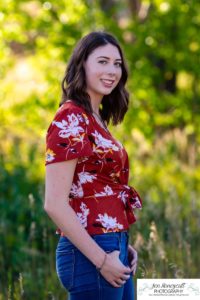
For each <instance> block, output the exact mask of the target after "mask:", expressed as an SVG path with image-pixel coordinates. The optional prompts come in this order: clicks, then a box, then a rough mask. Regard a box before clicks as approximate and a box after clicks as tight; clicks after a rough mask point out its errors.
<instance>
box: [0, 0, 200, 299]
mask: <svg viewBox="0 0 200 300" xmlns="http://www.w3.org/2000/svg"><path fill="white" fill-rule="evenodd" d="M134 2H135V1H128V0H127V1H113V0H109V1H103V0H98V1H90V0H79V1H78V0H73V1H68V0H60V1H59V2H58V1H55V0H52V1H51V2H47V1H46V2H45V1H39V0H35V1H34V0H33V1H22V0H20V1H14V0H5V1H2V2H1V3H0V28H1V29H0V36H1V39H0V61H1V64H0V81H1V90H0V115H1V118H0V139H1V146H0V162H1V164H0V182H1V188H0V214H1V222H0V300H2V299H15V300H18V299H36V298H37V299H41V300H44V299H62V298H64V297H65V291H64V290H63V289H62V288H61V286H60V284H59V282H58V279H57V277H56V272H55V248H56V243H57V236H55V226H54V225H53V224H52V222H51V221H50V220H49V219H48V217H47V215H46V214H45V212H44V210H43V198H44V174H45V168H44V151H45V134H46V130H47V127H48V125H49V123H50V121H51V120H52V118H53V115H54V113H55V110H56V109H57V107H58V103H59V101H60V96H61V89H60V82H61V79H62V77H63V74H64V71H65V67H66V63H67V60H68V58H69V56H70V54H71V51H72V49H73V47H74V45H75V44H76V42H77V41H78V40H79V38H80V37H82V36H83V35H85V34H86V33H88V32H89V31H92V30H101V29H105V30H107V31H109V32H111V33H113V34H114V35H115V36H116V37H117V38H118V40H119V41H120V43H121V44H122V47H123V50H124V52H125V56H126V58H127V62H128V67H129V73H130V77H129V82H128V88H129V91H130V107H129V111H128V113H127V114H126V117H125V119H124V122H123V124H121V125H119V126H117V130H116V129H114V128H113V127H112V126H111V131H113V133H114V135H115V136H116V138H118V139H119V140H121V141H122V142H123V144H124V145H125V147H126V149H127V151H128V154H129V157H130V167H131V170H130V184H132V185H133V186H135V187H136V189H137V190H139V191H140V193H141V195H142V198H143V203H144V208H143V210H142V211H141V212H140V214H139V215H138V218H139V220H138V222H137V223H136V224H135V225H134V226H133V227H132V229H131V241H132V243H133V244H134V245H135V247H136V248H137V249H138V251H139V257H140V260H139V267H138V272H137V276H138V277H146V278H151V277H157V278H164V277H165V278H167V277H168V278H170V277H173V278H181V277H183V278H195V277H198V276H199V270H198V266H199V264H200V259H199V255H198V248H199V244H200V237H199V236H200V235H199V230H198V228H199V221H200V213H199V211H200V210H199V208H200V201H199V196H200V184H199V182H200V165H199V160H200V148H199V142H200V129H199V128H200V127H199V124H200V115H199V109H200V101H199V100H200V84H199V83H200V70H199V66H200V61H199V60H200V55H199V54H200V37H199V27H200V17H199V16H200V3H199V2H198V1H195V0H178V1H172V0H166V1H162V0H154V1H147V0H145V1H140V2H141V6H140V8H139V9H137V8H136V7H135V6H134V5H131V3H132V4H133V3H134Z"/></svg>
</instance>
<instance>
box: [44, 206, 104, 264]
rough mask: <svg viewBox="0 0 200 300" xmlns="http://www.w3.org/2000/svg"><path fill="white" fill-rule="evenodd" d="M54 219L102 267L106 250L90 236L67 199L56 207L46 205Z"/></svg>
mask: <svg viewBox="0 0 200 300" xmlns="http://www.w3.org/2000/svg"><path fill="white" fill-rule="evenodd" d="M45 210H46V212H47V214H48V215H49V217H50V218H51V219H52V221H53V222H54V223H55V224H56V225H57V226H58V227H59V228H60V229H61V230H62V232H63V233H64V235H65V236H66V237H68V238H69V240H70V241H71V242H72V243H73V244H74V245H75V246H76V247H77V248H78V249H79V250H80V251H81V252H82V253H83V254H84V255H85V256H86V257H87V258H88V259H89V260H90V261H91V262H92V263H93V264H94V265H96V266H97V267H100V266H101V264H102V262H103V260H104V256H105V252H104V250H103V249H101V247H99V246H98V245H97V243H96V242H95V241H94V240H93V239H92V238H91V237H90V235H89V234H88V233H87V231H86V230H85V228H84V227H83V226H82V225H81V223H80V221H79V220H78V218H77V216H76V213H75V212H74V210H73V209H72V208H71V206H70V205H69V204H68V203H67V202H66V201H65V202H62V201H57V203H56V205H55V202H54V207H53V208H50V207H45Z"/></svg>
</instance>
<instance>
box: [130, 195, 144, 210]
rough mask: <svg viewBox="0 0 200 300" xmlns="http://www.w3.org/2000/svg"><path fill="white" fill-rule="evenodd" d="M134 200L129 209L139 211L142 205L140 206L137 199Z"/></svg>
mask: <svg viewBox="0 0 200 300" xmlns="http://www.w3.org/2000/svg"><path fill="white" fill-rule="evenodd" d="M134 200H135V203H133V204H131V207H132V208H133V209H134V208H139V209H141V208H142V205H141V203H140V200H139V198H138V197H135V198H134Z"/></svg>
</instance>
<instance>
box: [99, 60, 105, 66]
mask: <svg viewBox="0 0 200 300" xmlns="http://www.w3.org/2000/svg"><path fill="white" fill-rule="evenodd" d="M98 63H100V64H102V65H105V64H106V63H107V60H99V61H98Z"/></svg>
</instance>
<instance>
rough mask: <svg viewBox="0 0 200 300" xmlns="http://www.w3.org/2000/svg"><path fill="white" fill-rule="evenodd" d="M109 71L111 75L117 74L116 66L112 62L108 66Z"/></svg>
mask: <svg viewBox="0 0 200 300" xmlns="http://www.w3.org/2000/svg"><path fill="white" fill-rule="evenodd" d="M107 73H108V75H110V76H115V75H116V67H115V66H114V65H113V64H110V65H109V66H108V69H107Z"/></svg>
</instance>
